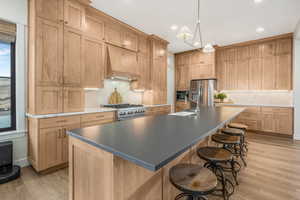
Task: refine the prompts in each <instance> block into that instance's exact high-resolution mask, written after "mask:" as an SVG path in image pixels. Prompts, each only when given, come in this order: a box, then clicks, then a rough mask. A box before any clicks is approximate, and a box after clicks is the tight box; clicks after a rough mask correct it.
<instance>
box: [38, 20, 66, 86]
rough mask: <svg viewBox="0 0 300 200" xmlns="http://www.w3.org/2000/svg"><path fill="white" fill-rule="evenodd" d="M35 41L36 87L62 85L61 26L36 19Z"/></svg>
mask: <svg viewBox="0 0 300 200" xmlns="http://www.w3.org/2000/svg"><path fill="white" fill-rule="evenodd" d="M36 39H37V41H36V81H37V85H48V86H60V85H62V75H63V25H62V24H58V23H54V22H51V21H48V20H43V19H40V18H38V19H37V38H36Z"/></svg>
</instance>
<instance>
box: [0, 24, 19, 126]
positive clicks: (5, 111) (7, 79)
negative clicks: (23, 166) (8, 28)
mask: <svg viewBox="0 0 300 200" xmlns="http://www.w3.org/2000/svg"><path fill="white" fill-rule="evenodd" d="M8 36H9V35H7V34H3V32H1V22H0V132H2V131H9V130H15V129H16V114H15V113H16V107H15V41H14V40H8V38H11V37H8Z"/></svg>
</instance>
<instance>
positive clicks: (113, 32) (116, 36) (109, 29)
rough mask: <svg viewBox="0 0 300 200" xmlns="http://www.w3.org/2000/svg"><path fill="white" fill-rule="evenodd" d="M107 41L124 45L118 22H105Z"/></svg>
mask: <svg viewBox="0 0 300 200" xmlns="http://www.w3.org/2000/svg"><path fill="white" fill-rule="evenodd" d="M105 41H106V42H107V43H109V44H113V45H116V46H122V34H121V26H120V25H119V24H117V23H113V22H110V23H109V22H108V23H105Z"/></svg>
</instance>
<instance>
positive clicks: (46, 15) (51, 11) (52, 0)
mask: <svg viewBox="0 0 300 200" xmlns="http://www.w3.org/2000/svg"><path fill="white" fill-rule="evenodd" d="M32 1H34V0H32ZM35 1H36V14H37V16H38V17H41V18H43V19H47V20H51V21H53V22H56V23H57V22H62V21H63V19H64V16H63V13H64V11H63V8H64V1H62V0H35Z"/></svg>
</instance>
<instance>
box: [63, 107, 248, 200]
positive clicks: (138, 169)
mask: <svg viewBox="0 0 300 200" xmlns="http://www.w3.org/2000/svg"><path fill="white" fill-rule="evenodd" d="M243 110H244V109H243V108H234V107H215V108H214V107H211V108H207V107H202V108H201V111H200V113H198V114H197V115H196V114H193V115H190V116H185V117H182V116H173V115H162V116H156V117H151V116H150V117H141V118H137V119H133V120H127V121H120V122H116V123H111V124H106V125H102V126H94V127H88V128H83V129H75V130H71V131H69V132H68V134H69V135H70V137H69V139H70V142H69V163H70V186H69V187H70V195H69V199H70V200H74V199H76V200H81V199H89V200H94V199H95V200H96V199H103V200H141V199H145V200H148V199H149V200H150V199H151V200H162V199H164V200H166V199H168V200H169V199H170V200H171V199H173V198H174V196H176V194H177V191H176V189H174V188H173V187H172V185H171V184H170V182H169V178H168V169H169V168H170V167H171V166H173V165H175V164H177V163H179V162H190V160H191V157H192V156H193V154H194V151H195V148H197V146H199V145H201V144H205V143H206V139H207V138H208V136H210V135H211V134H213V133H215V132H216V131H217V130H218V129H219V128H221V127H222V126H223V125H224V124H225V123H227V122H229V121H231V120H232V119H234V118H235V117H236V116H237V115H239V114H240V113H241V112H242V111H243Z"/></svg>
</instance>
